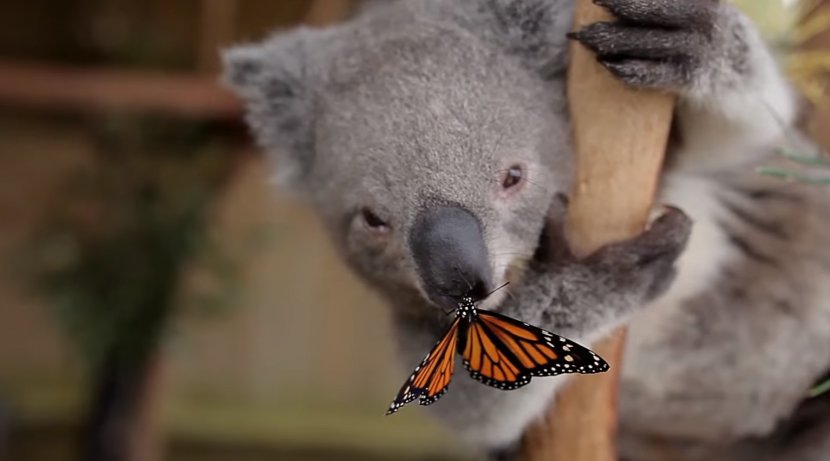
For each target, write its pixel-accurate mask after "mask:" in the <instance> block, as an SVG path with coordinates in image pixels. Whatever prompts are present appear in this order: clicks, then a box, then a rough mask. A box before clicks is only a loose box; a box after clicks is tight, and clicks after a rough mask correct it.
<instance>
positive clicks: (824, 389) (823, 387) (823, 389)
mask: <svg viewBox="0 0 830 461" xmlns="http://www.w3.org/2000/svg"><path fill="white" fill-rule="evenodd" d="M828 392H830V379H828V380H827V381H825V382H823V383H822V384H819V385H818V386H816V387H815V388H813V390H812V391H810V397H818V396H820V395H822V394H826V393H828Z"/></svg>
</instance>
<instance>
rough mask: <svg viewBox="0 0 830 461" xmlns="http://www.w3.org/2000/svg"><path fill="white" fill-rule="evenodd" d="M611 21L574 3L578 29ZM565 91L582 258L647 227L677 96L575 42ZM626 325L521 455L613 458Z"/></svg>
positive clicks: (548, 459) (573, 235)
mask: <svg viewBox="0 0 830 461" xmlns="http://www.w3.org/2000/svg"><path fill="white" fill-rule="evenodd" d="M603 20H609V16H608V14H607V12H605V11H604V10H603V9H601V8H599V7H597V6H595V5H594V4H593V3H592V1H591V0H579V2H578V5H577V9H576V15H575V20H574V28H575V29H577V30H578V29H581V28H582V27H584V26H585V25H587V24H591V23H593V22H596V21H603ZM568 98H569V101H570V108H571V118H572V124H573V136H574V143H575V152H576V155H577V179H576V181H575V186H574V190H573V191H572V196H571V205H570V210H569V216H568V224H567V228H566V231H567V236H568V241H569V243H570V244H571V246H572V249H573V250H574V251H575V252H576V253H577V254H578V255H583V256H584V255H588V254H590V253H592V252H593V251H595V250H597V249H598V248H600V247H601V246H603V245H606V244H609V243H613V242H618V241H621V240H625V239H628V238H631V237H635V236H636V235H638V234H639V233H640V232H642V231H643V229H644V228H645V226H646V224H647V221H648V216H649V213H650V211H651V206H652V201H653V198H654V193H655V190H656V186H657V178H658V174H659V171H660V167H661V164H662V159H663V155H664V153H665V150H666V144H667V140H668V134H669V128H670V125H671V116H672V110H673V103H674V101H673V98H672V97H671V96H669V95H666V94H658V93H654V92H646V91H636V90H633V89H631V88H628V87H626V86H625V85H623V84H622V83H621V82H619V81H618V80H616V79H615V78H614V77H613V76H611V75H610V74H609V73H608V71H607V70H606V69H604V68H603V67H602V66H600V65H599V64H598V63H597V62H596V60H595V58H594V56H593V55H592V54H591V53H590V52H589V51H588V50H586V49H585V48H583V47H582V46H581V45H579V44H578V43H574V44H573V45H572V48H571V65H570V71H569V78H568ZM624 340H625V332H624V331H623V330H621V331H618V332H617V333H615V334H614V335H612V336H611V337H610V338H608V339H606V340H605V341H602V342H601V343H600V344H595V345H594V350H596V351H597V353H599V354H600V355H601V356H602V357H604V358H605V359H606V360H607V361H608V362H609V363H610V364H611V370H610V371H609V372H608V373H605V374H602V375H585V376H576V377H573V378H571V381H570V382H569V383H568V385H567V386H566V387H565V389H564V390H563V391H562V392H561V393H560V394H559V395H558V397H557V399H556V402H555V403H554V405H553V406H552V408H551V410H550V411H549V413H548V414H547V415H546V418H545V419H544V421H542V422H540V423H539V424H537V425H536V426H534V427H532V428H531V429H530V430H529V431H528V433H527V434H526V436H525V441H524V445H523V449H522V454H521V456H522V459H524V460H526V461H612V460H615V459H617V458H616V456H617V455H616V444H615V433H616V427H617V426H616V422H617V408H616V407H617V406H616V396H617V388H618V381H619V374H620V370H621V368H622V361H621V359H622V352H623V346H624Z"/></svg>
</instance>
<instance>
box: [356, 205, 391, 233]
mask: <svg viewBox="0 0 830 461" xmlns="http://www.w3.org/2000/svg"><path fill="white" fill-rule="evenodd" d="M360 216H361V218H362V219H363V224H365V225H366V227H367V228H368V229H369V230H370V231H372V232H375V233H386V232H389V224H387V223H386V221H384V220H382V219H380V217H378V215H376V214H375V213H374V212H373V211H372V210H370V209H368V208H364V209H362V210H360Z"/></svg>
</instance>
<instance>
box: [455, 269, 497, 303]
mask: <svg viewBox="0 0 830 461" xmlns="http://www.w3.org/2000/svg"><path fill="white" fill-rule="evenodd" d="M455 271H456V272H458V275H459V276H460V277H461V280H463V281H464V283H466V284H467V289H469V290H470V291H472V290H473V284H472V283H470V281H469V280H467V278H466V277H464V273H463V272H461V269H459V268H458V266H455ZM488 296H489V295H488Z"/></svg>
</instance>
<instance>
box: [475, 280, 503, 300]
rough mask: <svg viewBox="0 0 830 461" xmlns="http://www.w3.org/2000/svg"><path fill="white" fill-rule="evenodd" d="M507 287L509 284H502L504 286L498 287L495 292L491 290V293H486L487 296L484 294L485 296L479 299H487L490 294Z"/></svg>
mask: <svg viewBox="0 0 830 461" xmlns="http://www.w3.org/2000/svg"><path fill="white" fill-rule="evenodd" d="M507 285H510V282H504V285H502V286H500V287H498V288H496V289H495V290H493V291H491V292H489V293H487V294H486V295H484V297H483V298H481V299H487V298H489V297H490V295H491V294H493V293H495V292H497V291H499V290H501V289H502V288H504V287H506V286H507Z"/></svg>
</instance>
